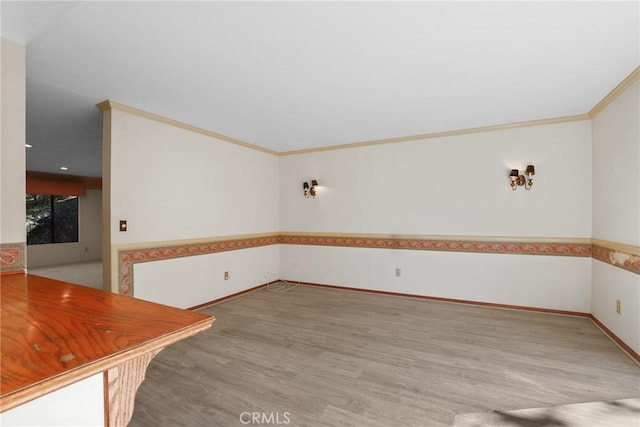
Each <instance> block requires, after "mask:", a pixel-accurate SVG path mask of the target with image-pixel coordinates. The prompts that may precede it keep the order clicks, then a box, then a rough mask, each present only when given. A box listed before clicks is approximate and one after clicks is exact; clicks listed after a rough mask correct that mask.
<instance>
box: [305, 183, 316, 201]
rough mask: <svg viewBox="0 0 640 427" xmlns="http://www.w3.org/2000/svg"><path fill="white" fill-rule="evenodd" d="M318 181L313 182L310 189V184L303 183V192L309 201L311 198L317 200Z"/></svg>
mask: <svg viewBox="0 0 640 427" xmlns="http://www.w3.org/2000/svg"><path fill="white" fill-rule="evenodd" d="M317 187H318V181H316V180H315V179H312V180H311V187H309V183H308V182H306V181H305V182H303V183H302V191H303V192H304V197H306V198H307V199H308V198H309V196H311V197H313V198H314V199H315V198H316V195H317V194H318V189H317Z"/></svg>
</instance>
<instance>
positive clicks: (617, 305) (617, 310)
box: [616, 299, 620, 314]
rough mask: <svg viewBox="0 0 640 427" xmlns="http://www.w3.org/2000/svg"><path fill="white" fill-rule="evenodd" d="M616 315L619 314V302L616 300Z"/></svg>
mask: <svg viewBox="0 0 640 427" xmlns="http://www.w3.org/2000/svg"><path fill="white" fill-rule="evenodd" d="M616 313H618V314H620V300H619V299H617V300H616Z"/></svg>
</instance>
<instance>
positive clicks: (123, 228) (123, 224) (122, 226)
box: [120, 219, 127, 231]
mask: <svg viewBox="0 0 640 427" xmlns="http://www.w3.org/2000/svg"><path fill="white" fill-rule="evenodd" d="M120 231H127V220H125V219H121V220H120Z"/></svg>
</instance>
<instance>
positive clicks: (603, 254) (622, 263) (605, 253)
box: [592, 243, 640, 274]
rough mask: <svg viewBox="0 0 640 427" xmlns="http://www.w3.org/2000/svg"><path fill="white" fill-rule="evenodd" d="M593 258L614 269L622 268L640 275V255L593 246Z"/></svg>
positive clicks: (597, 245)
mask: <svg viewBox="0 0 640 427" xmlns="http://www.w3.org/2000/svg"><path fill="white" fill-rule="evenodd" d="M592 252H593V258H595V259H597V260H598V261H602V262H605V263H607V264H609V265H612V266H614V267H618V268H622V269H623V270H627V271H630V272H632V273H635V274H640V255H636V254H633V253H629V252H627V251H622V250H620V249H616V248H611V247H606V246H601V245H599V244H595V243H594V245H593V249H592Z"/></svg>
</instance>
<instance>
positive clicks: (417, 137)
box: [279, 114, 589, 156]
mask: <svg viewBox="0 0 640 427" xmlns="http://www.w3.org/2000/svg"><path fill="white" fill-rule="evenodd" d="M581 120H589V116H588V115H586V114H576V115H574V116H564V117H555V118H551V119H541V120H529V121H525V122H516V123H505V124H501V125H491V126H481V127H475V128H467V129H456V130H448V131H443V132H433V133H423V134H419V135H410V136H400V137H396V138H384V139H374V140H370V141H361V142H352V143H349V144H338V145H328V146H326V147H317V148H306V149H302V150H293V151H282V152H280V153H279V155H280V156H294V155H297V154H308V153H315V152H320V151H333V150H344V149H348V148H358V147H368V146H371V145H382V144H394V143H399V142H409V141H419V140H424V139H433V138H445V137H448V136H457V135H468V134H473V133H482V132H492V131H500V130H508V129H516V128H521V127H533V126H544V125H552V124H557V123H567V122H576V121H581Z"/></svg>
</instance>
